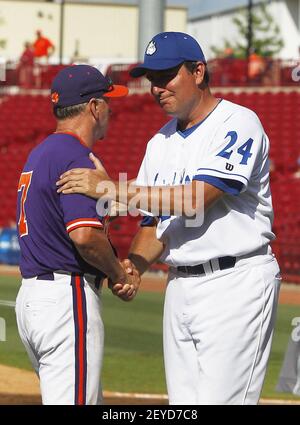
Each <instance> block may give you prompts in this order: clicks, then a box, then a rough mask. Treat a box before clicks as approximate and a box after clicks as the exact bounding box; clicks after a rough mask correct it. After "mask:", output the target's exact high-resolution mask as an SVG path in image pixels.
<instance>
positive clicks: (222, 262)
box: [176, 257, 236, 276]
mask: <svg viewBox="0 0 300 425" xmlns="http://www.w3.org/2000/svg"><path fill="white" fill-rule="evenodd" d="M216 260H217V261H218V262H219V269H220V270H225V269H230V268H231V267H234V266H235V263H236V257H220V258H216ZM206 264H209V265H210V268H211V270H212V272H213V271H214V268H213V265H212V262H211V261H208V262H207V263H206ZM176 269H177V271H179V272H182V273H186V274H191V275H198V276H200V275H202V274H206V273H205V270H204V266H203V264H197V265H196V266H178V267H177V268H176Z"/></svg>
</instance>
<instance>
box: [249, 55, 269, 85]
mask: <svg viewBox="0 0 300 425" xmlns="http://www.w3.org/2000/svg"><path fill="white" fill-rule="evenodd" d="M265 69H266V63H265V59H264V58H263V57H262V56H261V55H259V54H258V53H257V52H256V50H255V48H254V47H252V48H251V49H250V55H249V59H248V80H249V81H250V82H260V80H261V77H262V75H263V74H264V71H265Z"/></svg>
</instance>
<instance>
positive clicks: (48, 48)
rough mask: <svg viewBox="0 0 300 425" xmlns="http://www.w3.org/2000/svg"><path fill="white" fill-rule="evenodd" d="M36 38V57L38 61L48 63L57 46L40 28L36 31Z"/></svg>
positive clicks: (34, 45)
mask: <svg viewBox="0 0 300 425" xmlns="http://www.w3.org/2000/svg"><path fill="white" fill-rule="evenodd" d="M36 36H37V38H36V40H35V42H34V44H33V47H34V57H35V60H36V61H37V62H38V63H41V64H45V63H46V64H47V63H48V60H49V57H50V56H51V55H52V54H53V52H54V50H55V47H54V44H53V43H52V41H50V40H49V39H48V38H46V37H44V36H43V35H42V32H41V31H40V30H38V31H37V32H36Z"/></svg>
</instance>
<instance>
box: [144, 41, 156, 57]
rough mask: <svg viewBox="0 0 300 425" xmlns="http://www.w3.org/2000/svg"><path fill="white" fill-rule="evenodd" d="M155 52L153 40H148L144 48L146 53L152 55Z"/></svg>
mask: <svg viewBox="0 0 300 425" xmlns="http://www.w3.org/2000/svg"><path fill="white" fill-rule="evenodd" d="M155 52H156V45H155V42H154V41H150V43H149V44H148V46H147V49H146V55H150V56H151V55H153V53H155Z"/></svg>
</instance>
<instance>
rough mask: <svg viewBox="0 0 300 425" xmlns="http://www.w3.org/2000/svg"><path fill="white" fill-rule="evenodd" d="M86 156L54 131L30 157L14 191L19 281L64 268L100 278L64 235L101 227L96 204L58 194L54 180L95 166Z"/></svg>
mask: <svg viewBox="0 0 300 425" xmlns="http://www.w3.org/2000/svg"><path fill="white" fill-rule="evenodd" d="M90 152H91V150H90V149H89V148H87V147H86V146H85V145H84V144H83V143H82V142H81V141H80V140H79V139H78V138H77V137H76V136H75V135H73V134H71V133H54V134H52V135H50V136H48V137H47V138H46V139H45V140H44V141H43V142H42V143H41V144H39V145H38V146H37V147H36V148H35V149H33V150H32V152H31V153H30V155H29V157H28V159H27V162H26V164H25V167H24V169H23V172H22V174H21V177H20V181H19V187H18V203H17V223H18V234H19V243H20V248H21V260H20V270H21V274H22V276H23V277H24V278H30V277H33V276H37V275H40V274H44V273H48V272H53V271H55V270H64V271H68V272H74V273H90V274H93V275H101V272H100V271H99V270H97V269H95V268H94V267H92V266H91V265H89V264H88V263H86V262H85V261H84V260H83V259H82V258H81V257H80V255H79V254H78V252H77V250H76V248H75V246H74V244H73V243H72V241H71V239H70V237H69V235H68V233H69V232H71V231H72V230H74V229H76V228H79V227H97V228H103V224H102V222H101V220H102V217H99V216H98V215H97V212H96V201H95V200H94V199H91V198H89V197H87V196H84V195H80V194H74V195H73V194H71V195H62V194H58V193H57V191H56V190H57V187H56V184H55V183H56V182H57V180H58V179H59V176H60V175H61V174H62V173H64V172H65V171H67V170H70V169H72V168H79V167H80V168H94V167H93V164H92V162H91V161H90V159H89V157H88V155H89V153H90Z"/></svg>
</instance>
